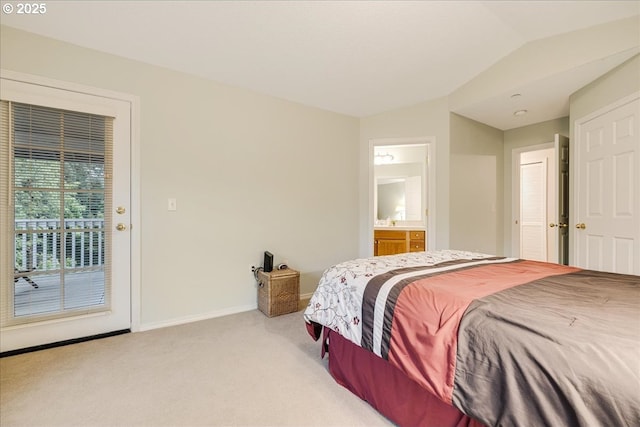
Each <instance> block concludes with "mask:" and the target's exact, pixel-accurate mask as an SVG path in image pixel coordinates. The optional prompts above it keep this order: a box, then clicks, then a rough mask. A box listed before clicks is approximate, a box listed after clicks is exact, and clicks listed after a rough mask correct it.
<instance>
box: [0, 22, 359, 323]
mask: <svg viewBox="0 0 640 427" xmlns="http://www.w3.org/2000/svg"><path fill="white" fill-rule="evenodd" d="M0 35H1V37H0V39H1V43H2V44H1V45H0V48H1V49H0V54H1V65H2V68H4V69H8V70H12V71H18V72H24V73H29V74H36V75H41V76H45V77H48V78H53V79H57V80H63V81H68V82H75V83H79V84H84V85H89V86H94V87H98V88H104V89H110V90H114V91H118V92H124V93H130V94H133V95H137V96H139V97H140V100H141V109H140V110H141V123H140V135H141V138H140V152H141V165H140V171H139V173H140V185H141V188H140V193H141V201H140V202H141V218H142V223H141V224H134V227H140V230H141V246H142V249H141V251H142V254H141V262H142V265H141V276H142V277H141V323H142V327H143V328H145V327H153V326H161V325H163V324H170V323H171V322H180V321H184V320H190V319H194V318H199V317H208V316H212V315H217V314H220V313H227V312H232V311H236V310H246V309H250V308H252V307H255V306H256V285H255V281H254V278H253V275H252V273H251V271H250V267H251V265H259V264H261V259H262V252H263V251H264V250H270V251H271V252H272V253H273V254H274V255H275V257H276V260H275V261H276V262H281V261H283V260H285V259H286V260H287V261H288V263H289V265H290V266H291V267H292V268H296V269H298V270H300V271H301V273H302V279H301V292H302V293H303V294H304V293H310V292H312V291H313V290H314V289H315V287H316V285H317V282H318V279H319V277H320V275H321V273H322V271H323V270H324V269H325V268H327V267H328V266H330V265H332V264H334V263H336V262H338V261H341V260H344V259H348V258H354V257H355V256H356V255H357V254H358V208H359V207H358V169H357V167H356V166H354V165H357V164H358V156H359V154H360V152H359V149H358V132H359V126H358V120H357V119H355V118H352V117H348V116H344V115H340V114H335V113H330V112H326V111H323V110H319V109H316V108H310V107H306V106H302V105H299V104H295V103H292V102H288V101H283V100H280V99H276V98H273V97H269V96H265V95H261V94H258V93H255V92H251V91H248V90H243V89H238V88H234V87H230V86H225V85H222V84H218V83H215V82H212V81H208V80H205V79H201V78H198V77H194V76H190V75H187V74H183V73H179V72H174V71H170V70H167V69H163V68H159V67H154V66H150V65H147V64H143V63H140V62H136V61H131V60H128V59H124V58H120V57H116V56H113V55H108V54H104V53H100V52H97V51H93V50H89V49H85V48H80V47H78V46H74V45H70V44H67V43H62V42H58V41H55V40H52V39H48V38H43V37H40V36H36V35H33V34H30V33H26V32H22V31H18V30H15V29H12V28H8V27H2V28H1V34H0ZM168 197H174V198H176V199H177V205H178V210H177V211H176V212H168V211H167V198H168Z"/></svg>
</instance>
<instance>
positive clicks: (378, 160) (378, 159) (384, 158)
mask: <svg viewBox="0 0 640 427" xmlns="http://www.w3.org/2000/svg"><path fill="white" fill-rule="evenodd" d="M392 161H393V155H391V154H389V153H385V154H376V155H375V156H373V163H374V164H376V165H383V164H387V163H391V162H392Z"/></svg>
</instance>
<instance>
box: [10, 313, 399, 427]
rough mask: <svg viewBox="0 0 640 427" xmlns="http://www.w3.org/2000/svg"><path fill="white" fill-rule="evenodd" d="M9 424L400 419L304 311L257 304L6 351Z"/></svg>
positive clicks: (376, 422)
mask: <svg viewBox="0 0 640 427" xmlns="http://www.w3.org/2000/svg"><path fill="white" fill-rule="evenodd" d="M0 425H1V426H2V427H10V426H87V427H89V426H345V427H346V426H391V425H393V424H392V423H391V422H389V421H388V420H387V419H385V418H384V417H382V416H381V415H380V414H378V413H377V412H376V411H375V410H374V409H373V408H371V407H370V406H369V405H368V404H367V403H366V402H364V401H362V400H360V399H359V398H358V397H356V396H354V395H353V394H351V393H350V392H349V391H348V390H346V389H344V388H343V387H341V386H340V385H338V384H337V383H336V382H335V381H334V380H333V379H332V378H331V376H330V375H329V373H328V370H327V361H326V359H325V360H321V359H320V344H319V343H318V342H314V341H313V340H312V339H311V338H310V337H309V335H308V334H307V332H306V330H305V328H304V321H303V319H302V313H301V312H297V313H292V314H287V315H283V316H278V317H273V318H267V317H266V316H264V315H263V314H262V313H261V312H259V311H257V310H255V311H249V312H245V313H240V314H235V315H231V316H225V317H220V318H215V319H210V320H205V321H200V322H194V323H189V324H185V325H180V326H174V327H168V328H162V329H155V330H151V331H146V332H139V333H132V334H125V335H119V336H114V337H110V338H104V339H100V340H95V341H89V342H84V343H79V344H73V345H69V346H65V347H58V348H52V349H48V350H41V351H37V352H33V353H27V354H22V355H17V356H10V357H4V358H2V359H0Z"/></svg>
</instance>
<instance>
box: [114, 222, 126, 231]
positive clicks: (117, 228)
mask: <svg viewBox="0 0 640 427" xmlns="http://www.w3.org/2000/svg"><path fill="white" fill-rule="evenodd" d="M126 229H127V226H126V225H124V224H123V223H119V224H118V225H116V230H118V231H124V230H126Z"/></svg>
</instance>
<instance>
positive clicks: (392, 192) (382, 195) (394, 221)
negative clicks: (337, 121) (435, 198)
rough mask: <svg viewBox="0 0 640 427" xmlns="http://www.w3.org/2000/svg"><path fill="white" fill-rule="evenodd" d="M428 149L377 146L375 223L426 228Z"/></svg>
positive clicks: (375, 153)
mask: <svg viewBox="0 0 640 427" xmlns="http://www.w3.org/2000/svg"><path fill="white" fill-rule="evenodd" d="M425 158H426V147H425V146H424V145H416V144H413V145H389V146H384V145H381V146H375V147H374V185H375V188H374V221H375V225H376V226H387V225H411V226H423V225H424V224H425V223H424V219H425V215H424V214H425V209H426V205H427V204H426V200H427V199H426V193H425V184H426V162H425Z"/></svg>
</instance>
